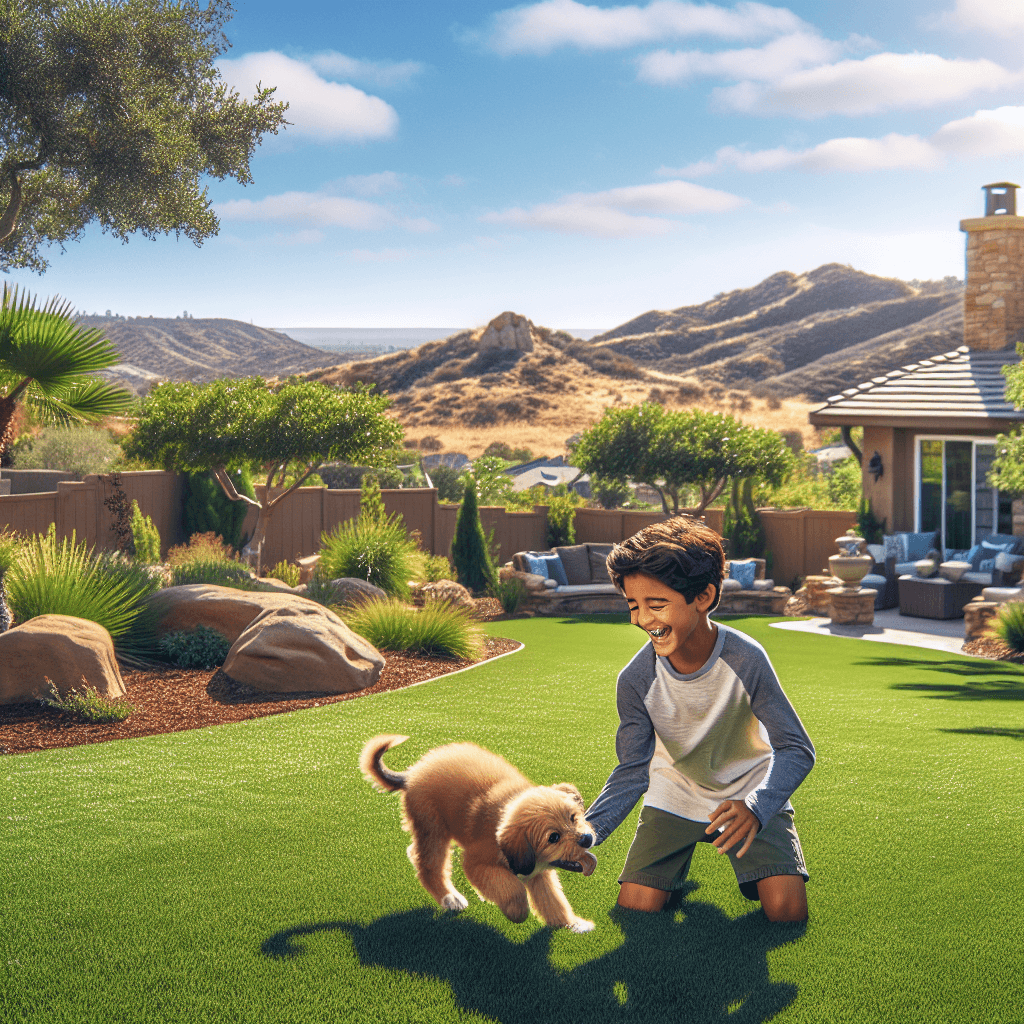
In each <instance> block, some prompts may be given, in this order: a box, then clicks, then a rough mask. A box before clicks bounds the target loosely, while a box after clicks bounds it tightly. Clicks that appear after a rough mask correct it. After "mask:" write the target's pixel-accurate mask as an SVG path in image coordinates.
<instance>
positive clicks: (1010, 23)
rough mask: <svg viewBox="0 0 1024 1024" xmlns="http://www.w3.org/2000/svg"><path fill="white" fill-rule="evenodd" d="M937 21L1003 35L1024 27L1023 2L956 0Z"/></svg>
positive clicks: (1013, 0) (1014, 0) (948, 25)
mask: <svg viewBox="0 0 1024 1024" xmlns="http://www.w3.org/2000/svg"><path fill="white" fill-rule="evenodd" d="M939 23H940V25H942V26H943V27H946V28H969V29H980V30H981V31H983V32H995V33H997V34H999V35H1005V34H1006V33H1007V31H1011V30H1013V29H1024V4H1022V3H1021V2H1020V0H956V6H955V7H954V8H953V10H952V11H949V12H947V13H946V14H943V15H942V17H941V18H940V19H939Z"/></svg>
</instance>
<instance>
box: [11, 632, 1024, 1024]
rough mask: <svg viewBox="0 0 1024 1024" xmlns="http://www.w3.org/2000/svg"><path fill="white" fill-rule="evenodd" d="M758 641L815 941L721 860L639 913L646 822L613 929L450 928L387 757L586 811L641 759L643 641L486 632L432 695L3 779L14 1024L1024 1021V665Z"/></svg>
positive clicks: (397, 697)
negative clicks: (461, 749) (546, 790)
mask: <svg viewBox="0 0 1024 1024" xmlns="http://www.w3.org/2000/svg"><path fill="white" fill-rule="evenodd" d="M736 624H738V625H739V626H740V627H741V628H742V629H744V630H746V631H748V632H749V633H750V634H751V635H752V636H754V637H755V638H756V639H757V640H759V641H760V642H761V643H762V644H764V645H765V647H766V648H767V649H768V651H769V654H770V655H771V657H772V659H773V661H774V663H775V665H776V668H777V669H778V671H779V674H780V676H781V678H782V680H783V685H784V686H785V688H786V690H787V692H788V693H789V695H790V698H791V699H792V701H793V703H794V704H795V706H796V708H797V710H798V712H799V713H800V715H801V717H802V719H803V721H804V723H805V725H806V726H807V729H808V731H809V732H810V734H811V737H812V739H813V740H814V743H815V745H816V747H817V750H818V763H817V766H816V767H815V769H814V771H813V772H812V773H811V775H810V776H809V777H808V779H807V781H806V782H805V783H804V785H803V786H802V787H801V788H800V790H799V791H798V792H797V794H796V796H795V797H794V803H795V805H796V809H797V823H798V826H799V829H800V835H801V838H802V840H803V846H804V851H805V854H806V856H807V861H808V866H809V869H810V872H811V875H812V878H811V882H810V884H809V887H808V892H809V898H810V908H811V920H810V923H809V925H807V926H806V927H804V926H792V925H770V924H768V923H767V922H766V921H765V920H764V918H763V916H762V915H761V913H760V911H759V910H758V909H757V908H756V907H757V905H756V904H750V903H747V902H746V901H745V900H744V899H743V898H742V897H741V896H740V894H739V892H738V890H737V888H736V885H735V881H734V879H733V876H732V871H731V869H730V867H729V864H728V862H727V859H726V858H724V857H722V858H719V857H716V855H715V854H714V853H713V851H712V850H711V849H710V848H709V847H703V848H701V849H699V850H698V851H697V854H696V856H695V858H694V867H693V871H692V873H691V880H692V881H693V882H694V883H695V884H694V886H693V887H692V888H691V890H690V891H689V892H688V893H687V894H686V896H685V898H684V899H682V900H680V901H679V904H678V906H677V907H676V909H675V910H674V911H670V912H666V913H664V914H660V915H643V914H635V913H626V912H617V911H615V910H613V905H614V902H615V896H616V892H617V885H616V882H615V879H616V876H617V874H618V871H619V869H620V867H621V865H622V861H623V858H624V857H625V853H626V850H627V848H628V845H629V842H630V839H631V837H632V831H633V825H634V823H635V813H636V812H634V815H633V816H631V817H630V818H629V819H628V820H627V822H626V823H624V824H623V826H622V827H621V828H620V829H619V830H618V831H617V832H616V833H615V834H614V835H613V836H612V837H611V839H609V840H608V841H607V842H606V843H605V844H604V845H603V846H601V847H600V848H599V849H598V851H597V852H598V858H599V866H598V869H597V871H596V872H595V873H594V874H593V875H592V876H591V877H590V878H588V879H584V878H581V877H579V876H572V875H568V876H564V879H563V880H564V885H565V889H566V892H567V893H568V895H569V899H570V901H571V902H572V904H573V906H574V907H575V908H576V910H577V911H578V912H579V913H580V914H582V915H583V916H586V917H590V918H592V919H594V920H595V921H596V922H597V928H596V930H595V931H594V932H592V933H590V934H588V935H582V936H579V935H572V934H569V933H568V932H565V931H559V932H549V931H547V930H545V929H542V928H540V927H538V925H537V923H536V921H535V920H534V919H531V920H530V921H529V922H528V923H527V924H523V925H513V924H510V923H509V922H508V921H506V920H505V919H504V918H503V917H502V916H501V914H500V912H499V911H498V910H497V909H496V908H495V907H494V906H492V905H490V904H483V903H481V902H479V901H478V900H476V899H475V898H472V902H471V903H470V907H469V909H468V910H467V911H466V912H465V913H463V914H462V915H459V916H454V915H441V914H439V913H438V912H437V911H436V908H435V907H434V905H433V903H432V901H431V900H430V898H429V897H428V896H427V894H426V893H425V892H424V891H423V890H422V889H421V888H420V887H419V885H418V883H417V882H416V880H415V879H414V877H413V873H412V869H411V867H410V865H409V863H408V861H407V860H406V857H405V846H406V836H405V834H404V833H402V832H401V831H400V830H399V825H398V818H399V811H398V801H397V798H396V797H393V796H388V797H386V796H383V795H381V794H379V793H376V792H375V791H373V790H371V788H370V787H369V786H368V785H367V783H366V782H365V781H363V779H362V778H361V777H360V775H359V773H358V770H357V768H356V758H357V755H358V752H359V749H360V746H361V744H362V743H363V741H364V740H365V739H366V738H367V737H369V736H371V735H373V734H374V733H377V732H403V733H408V734H409V735H410V736H411V739H410V740H409V741H408V742H407V743H406V744H404V745H403V746H402V747H400V748H398V749H397V750H395V751H394V752H392V754H390V755H389V757H388V763H389V764H391V765H392V766H395V767H402V766H404V765H405V764H407V763H409V762H410V761H412V760H413V759H415V758H416V757H418V756H419V755H420V754H421V753H422V752H423V751H425V750H426V749H428V748H429V747H431V746H435V745H437V744H440V743H445V742H448V741H452V740H473V741H475V742H478V743H480V744H482V745H483V746H486V747H489V748H491V749H492V750H495V751H498V752H500V753H502V754H504V755H505V756H506V757H508V758H509V759H510V760H512V761H513V762H515V763H516V764H517V765H518V766H519V767H520V768H521V769H522V770H523V771H524V772H525V773H526V774H527V775H529V776H531V777H532V778H533V779H534V780H535V781H537V782H557V781H561V780H563V779H568V780H572V781H574V782H576V783H577V784H578V785H579V787H580V788H581V790H582V791H583V794H584V796H585V798H586V799H587V800H590V799H592V798H593V797H594V796H596V794H597V792H598V790H599V788H600V786H601V785H602V783H603V782H604V779H605V778H606V776H607V774H608V772H609V770H610V769H611V768H612V766H613V764H614V747H613V735H614V729H615V724H616V714H615V704H614V683H615V675H616V673H617V671H618V669H619V668H620V667H621V665H623V664H624V663H625V662H626V661H627V660H628V659H629V657H630V656H631V655H632V653H633V652H634V651H635V650H636V649H637V647H638V646H639V645H640V642H641V639H642V638H641V637H640V634H639V633H638V632H637V631H636V630H635V629H633V628H632V627H630V626H628V625H625V624H617V623H616V624H609V623H608V622H597V621H585V620H572V621H567V622H563V621H555V620H543V619H525V620H517V621H512V622H500V623H494V624H491V625H490V626H489V627H488V628H489V630H490V632H492V633H494V634H496V635H504V636H512V637H515V638H517V639H521V640H522V641H523V642H524V643H525V644H526V648H525V650H523V651H520V652H519V653H516V654H512V655H509V656H507V657H504V658H501V659H498V660H497V661H495V662H492V663H490V664H488V665H484V666H481V667H479V668H475V669H471V670H470V671H468V672H463V673H460V674H458V675H454V676H450V677H448V678H446V679H439V680H435V681H432V682H430V683H426V684H424V685H421V686H416V687H413V688H410V689H408V690H404V691H399V692H396V693H392V694H385V695H382V696H377V697H370V698H367V699H365V700H355V701H347V702H344V703H341V704H335V705H331V706H328V707H323V708H317V709H313V710H310V711H303V712H296V713H293V714H290V715H279V716H272V717H268V718H263V719H258V720H256V721H252V722H246V723H243V724H240V725H230V726H222V727H220V728H216V729H205V730H198V731H193V732H181V733H175V734H172V735H167V736H155V737H151V738H147V739H142V740H130V741H121V742H115V743H106V744H97V745H93V746H85V747H77V748H71V749H66V750H53V751H46V752H41V753H38V754H31V755H18V756H9V757H5V758H3V759H0V907H2V912H3V923H2V927H0V1021H3V1022H4V1024H7V1022H20V1021H39V1022H46V1024H58V1022H72V1021H74V1022H79V1021H102V1022H104V1024H107V1022H113V1021H140V1022H142V1021H144V1022H147V1024H148V1022H163V1021H181V1022H189V1024H193V1022H201V1021H232V1022H235V1021H237V1022H242V1024H256V1022H264V1021H266V1022H275V1024H276V1022H284V1021H297V1022H298V1021H301V1022H331V1024H337V1022H351V1021H358V1022H363V1021H366V1022H369V1021H384V1022H392V1021H394V1022H412V1021H423V1022H429V1024H435V1022H447V1021H501V1022H502V1024H546V1022H549V1021H550V1022H558V1024H570V1022H572V1024H575V1022H579V1024H603V1022H606V1021H607V1022H620V1021H621V1022H637V1024H640V1022H643V1024H662V1022H665V1024H668V1022H672V1024H693V1022H711V1021H730V1022H739V1021H742V1022H745V1024H749V1022H760V1021H765V1020H768V1019H772V1020H776V1021H787V1022H788V1021H805V1022H809V1024H829V1022H837V1024H850V1022H862V1021H863V1022H867V1021H885V1022H905V1021H920V1022H924V1024H936V1022H940V1021H949V1022H957V1024H963V1022H972V1021H977V1022H983V1024H995V1022H1011V1021H1014V1022H1019V1021H1021V1020H1024V981H1022V978H1024V972H1022V969H1021V954H1022V945H1024V941H1022V940H1024V925H1022V921H1024V889H1022V886H1021V884H1020V878H1019V871H1020V866H1021V857H1022V842H1021V840H1022V835H1024V828H1022V825H1021V796H1020V795H1021V793H1022V791H1024V786H1022V783H1021V763H1022V755H1024V744H1022V740H1024V728H1022V724H1024V723H1022V720H1021V713H1020V712H1021V708H1022V706H1024V705H1022V701H1024V672H1022V671H1021V669H1019V668H1017V667H1013V666H1008V665H1005V664H998V663H994V662H986V661H981V660H975V659H967V658H962V657H956V656H952V655H948V654H944V653H941V652H937V651H927V650H919V649H916V648H910V647H894V646H890V645H883V644H879V643H870V642H866V641H854V640H845V639H838V638H831V637H819V636H810V635H807V634H803V633H798V632H791V631H784V630H776V629H770V628H769V627H768V625H767V621H766V620H760V619H743V620H737V623H736ZM455 881H456V884H457V885H458V886H459V888H460V889H462V891H463V892H465V893H466V894H467V895H470V896H472V893H471V890H470V889H469V888H468V886H467V884H466V881H465V879H464V877H463V876H462V875H461V872H459V871H458V870H456V878H455Z"/></svg>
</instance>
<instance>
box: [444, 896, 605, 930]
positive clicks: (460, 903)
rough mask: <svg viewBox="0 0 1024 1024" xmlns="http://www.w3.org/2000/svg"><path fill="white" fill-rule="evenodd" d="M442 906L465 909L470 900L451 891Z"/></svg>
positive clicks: (448, 908)
mask: <svg viewBox="0 0 1024 1024" xmlns="http://www.w3.org/2000/svg"><path fill="white" fill-rule="evenodd" d="M441 906H442V907H444V909H445V910H454V911H459V910H465V909H466V907H468V906H469V900H467V899H466V897H465V896H463V895H462V893H461V892H450V893H448V894H447V895H446V896H445V898H444V899H443V900H441ZM591 927H593V925H591Z"/></svg>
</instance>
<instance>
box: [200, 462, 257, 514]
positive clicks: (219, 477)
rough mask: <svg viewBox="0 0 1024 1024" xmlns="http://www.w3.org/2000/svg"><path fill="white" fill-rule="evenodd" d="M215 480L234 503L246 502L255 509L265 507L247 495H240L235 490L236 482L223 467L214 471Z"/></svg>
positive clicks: (218, 467) (215, 468) (216, 467)
mask: <svg viewBox="0 0 1024 1024" xmlns="http://www.w3.org/2000/svg"><path fill="white" fill-rule="evenodd" d="M212 472H213V478H214V480H216V481H217V483H219V484H220V489H221V490H222V491H223V492H224V493H225V494H226V495H227V496H228V497H229V498H230V499H231V500H232V501H244V502H245V503H246V504H248V505H252V506H253V507H254V508H258V509H262V508H263V506H262V505H261V504H260V503H259V502H258V501H254V500H253V499H252V498H250V497H249V495H247V494H239V493H238V491H237V490H236V489H235V485H234V482H233V481H232V479H231V477H230V476H229V475H228V473H227V470H226V469H225V468H224V467H223V466H215V467H214V468H213V470H212Z"/></svg>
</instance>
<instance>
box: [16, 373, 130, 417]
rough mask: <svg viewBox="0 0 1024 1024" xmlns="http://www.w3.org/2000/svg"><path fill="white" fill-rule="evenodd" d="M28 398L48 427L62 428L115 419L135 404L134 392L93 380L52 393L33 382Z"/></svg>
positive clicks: (81, 381) (27, 392) (80, 379)
mask: <svg viewBox="0 0 1024 1024" xmlns="http://www.w3.org/2000/svg"><path fill="white" fill-rule="evenodd" d="M24 397H25V404H26V405H29V406H31V408H32V410H33V412H35V413H36V415H37V416H38V417H39V418H40V419H41V420H42V421H43V422H44V423H56V424H59V425H61V426H68V425H69V424H72V423H82V422H88V421H90V420H97V419H100V418H101V417H103V416H115V415H117V414H118V413H123V412H125V411H126V410H127V409H128V408H130V406H131V404H132V401H133V400H134V399H133V396H132V393H131V392H130V391H126V390H124V389H123V388H119V387H117V386H116V385H115V384H109V383H107V382H106V381H103V380H96V379H95V378H92V377H81V378H77V379H73V381H72V383H71V385H70V386H69V387H67V388H63V389H58V390H55V391H52V392H50V393H47V392H45V391H43V390H42V389H39V388H37V387H36V386H35V382H33V383H32V384H30V385H29V387H28V388H27V389H26V391H25V396H24Z"/></svg>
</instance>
